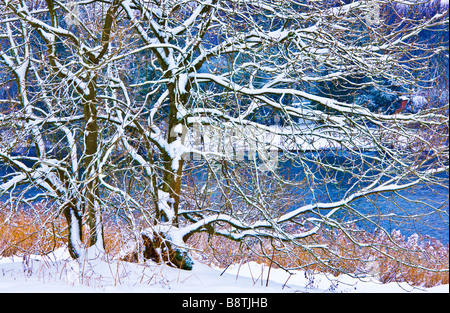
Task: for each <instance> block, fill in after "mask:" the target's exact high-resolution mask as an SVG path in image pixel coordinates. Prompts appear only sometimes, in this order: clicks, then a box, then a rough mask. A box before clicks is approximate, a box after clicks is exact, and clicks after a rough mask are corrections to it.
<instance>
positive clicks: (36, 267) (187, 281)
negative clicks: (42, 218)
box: [0, 248, 449, 294]
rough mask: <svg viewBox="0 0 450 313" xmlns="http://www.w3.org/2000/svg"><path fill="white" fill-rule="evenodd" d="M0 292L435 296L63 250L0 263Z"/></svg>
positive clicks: (305, 276)
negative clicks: (74, 257) (72, 253)
mask: <svg viewBox="0 0 450 313" xmlns="http://www.w3.org/2000/svg"><path fill="white" fill-rule="evenodd" d="M0 292H3V293H5V292H6V293H7V292H21V293H24V292H26V293H42V292H58V293H62V292H64V293H67V292H96V293H100V292H154V293H161V292H179V293H205V292H208V293H243V292H246V293H248V292H250V293H259V294H261V293H273V292H277V293H279V292H288V293H289V292H319V293H322V292H339V293H341V292H360V293H361V292H371V293H372V292H388V293H391V292H395V293H397V292H403V293H404V292H439V293H448V292H449V285H448V284H447V285H439V286H436V287H432V288H422V287H412V286H410V285H408V284H406V283H389V284H382V283H380V282H379V281H378V280H377V279H375V278H373V277H369V276H367V277H364V278H359V279H358V278H354V277H350V276H348V275H341V276H338V277H334V276H332V275H329V274H317V273H311V272H305V271H302V270H297V271H292V272H291V273H287V272H285V271H284V270H281V269H277V268H271V269H270V271H269V266H267V265H264V264H257V263H255V262H250V263H243V264H234V265H231V266H230V267H229V268H228V269H227V270H226V271H225V272H224V269H223V268H217V267H211V266H207V265H205V264H202V263H201V262H199V261H196V262H195V265H194V269H193V270H192V271H184V270H179V269H175V268H172V267H169V266H167V265H158V264H155V263H153V262H150V261H146V262H143V263H128V262H124V261H120V260H118V259H110V260H106V259H105V258H96V259H93V258H84V259H79V260H72V259H71V258H70V256H69V254H68V252H67V250H66V249H65V248H61V249H58V250H56V251H55V252H53V253H51V254H48V255H45V256H39V255H29V256H24V257H18V256H14V257H4V258H0Z"/></svg>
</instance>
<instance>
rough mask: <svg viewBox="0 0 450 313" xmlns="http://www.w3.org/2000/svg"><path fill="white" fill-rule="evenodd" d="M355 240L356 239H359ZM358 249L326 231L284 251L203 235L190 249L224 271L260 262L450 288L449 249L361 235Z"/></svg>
mask: <svg viewBox="0 0 450 313" xmlns="http://www.w3.org/2000/svg"><path fill="white" fill-rule="evenodd" d="M353 239H354V238H353ZM357 239H358V241H357V243H355V242H354V241H352V240H350V239H349V238H348V237H347V236H345V235H344V234H343V232H341V231H331V230H329V231H322V232H321V233H319V234H317V235H314V236H311V237H309V238H307V239H305V240H304V241H303V242H299V243H298V245H294V244H292V243H289V244H283V246H281V245H280V244H278V246H277V245H276V244H274V243H273V242H269V241H265V240H260V241H254V242H251V243H245V244H244V243H237V242H234V241H232V240H229V239H227V238H224V237H218V236H209V235H207V234H198V235H196V236H195V237H194V238H192V239H191V241H190V244H191V245H192V246H194V247H195V248H197V249H199V250H200V251H201V253H198V257H199V258H201V259H202V261H204V262H208V263H210V264H214V265H216V266H220V267H227V266H229V265H230V264H233V263H240V262H249V261H256V262H258V263H265V264H266V265H268V266H272V267H277V268H280V267H281V268H285V269H304V270H305V271H309V272H322V273H323V272H326V273H331V274H333V275H335V276H337V275H339V274H341V273H346V274H350V275H355V276H359V277H363V276H365V275H373V276H375V277H377V278H378V279H379V280H380V281H381V282H383V283H389V282H407V283H409V284H411V285H413V286H423V287H433V286H436V285H439V284H448V283H449V246H448V244H447V245H443V244H442V243H440V242H439V241H437V240H433V239H430V238H421V237H420V236H418V235H416V234H415V235H412V236H410V237H409V238H405V237H404V236H402V235H401V233H400V232H399V231H394V232H393V233H392V234H391V236H390V238H389V236H387V235H386V234H384V233H381V232H380V233H378V234H377V233H375V234H370V233H367V232H362V231H361V232H358V238H357Z"/></svg>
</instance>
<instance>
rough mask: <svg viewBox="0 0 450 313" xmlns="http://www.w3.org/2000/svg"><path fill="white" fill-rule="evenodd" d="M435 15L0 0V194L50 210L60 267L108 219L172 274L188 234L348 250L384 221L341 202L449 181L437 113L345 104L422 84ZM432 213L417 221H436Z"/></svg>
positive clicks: (362, 6) (435, 50)
mask: <svg viewBox="0 0 450 313" xmlns="http://www.w3.org/2000/svg"><path fill="white" fill-rule="evenodd" d="M444 4H445V3H444V2H440V3H439V9H437V10H434V11H433V14H430V15H427V16H426V17H423V16H421V18H418V17H417V15H416V14H410V15H402V14H401V13H400V12H397V11H398V10H397V9H396V8H397V7H396V3H395V2H391V1H389V0H376V1H375V0H373V1H372V0H369V1H365V0H363V1H292V0H289V1H288V0H274V1H262V0H258V1H255V0H235V1H234V0H233V1H217V0H204V1H191V0H186V1H171V0H160V1H157V0H155V1H144V0H107V1H82V0H79V1H69V2H66V1H54V0H45V1H43V0H9V1H5V0H1V1H0V11H1V12H2V14H1V17H0V49H1V50H0V56H1V58H0V81H1V84H2V87H1V88H2V89H3V90H5V91H4V92H1V93H0V94H1V95H2V99H1V100H0V103H1V106H2V111H1V113H0V114H1V115H0V121H1V126H0V127H1V129H0V131H1V132H2V135H3V134H5V138H6V134H12V135H11V136H10V137H8V138H9V139H8V140H3V141H2V142H1V146H0V157H1V160H2V162H3V164H5V165H6V166H7V167H8V168H7V175H6V176H5V177H3V181H2V182H1V184H0V192H1V193H3V194H4V195H9V197H7V198H3V199H4V200H5V201H6V202H7V203H8V205H9V207H11V208H13V207H15V205H17V204H18V203H23V204H30V203H32V202H33V201H37V200H38V199H40V198H46V199H50V200H51V201H52V203H54V204H55V206H56V207H57V209H56V211H55V214H61V213H62V214H63V215H64V216H65V218H66V220H67V224H68V228H69V235H68V243H69V248H70V251H71V254H72V256H73V257H74V258H76V257H78V256H80V255H81V254H82V253H84V252H83V251H84V248H86V247H95V249H97V250H98V251H103V249H104V240H103V233H102V226H103V222H102V221H103V219H104V217H105V215H110V214H116V215H117V216H119V217H121V218H123V219H124V220H125V221H126V222H127V223H128V225H129V231H130V234H132V235H133V236H135V239H136V241H139V240H141V238H142V237H143V238H144V241H145V242H146V251H144V255H146V256H147V257H153V258H156V259H158V258H159V260H170V261H171V262H172V263H174V264H176V265H177V266H180V267H182V268H190V267H191V266H192V264H191V263H190V262H191V260H190V258H189V254H188V249H189V248H188V246H187V245H186V241H187V240H188V239H189V237H190V236H191V235H192V234H194V233H197V232H208V233H210V234H216V235H222V236H225V237H228V238H231V239H233V240H237V241H246V240H250V241H251V240H256V241H258V240H262V238H265V239H267V240H269V241H272V242H277V243H279V244H281V245H283V244H284V243H286V242H289V243H294V244H296V245H298V246H301V247H302V248H304V249H306V251H309V252H311V253H314V251H313V250H314V248H320V249H327V247H326V246H325V245H322V244H321V243H317V245H310V243H308V242H307V241H303V240H304V239H305V238H308V237H309V236H312V235H314V234H316V233H318V232H319V231H320V230H321V229H324V228H336V229H339V230H340V231H343V232H344V233H345V234H346V235H347V236H348V237H349V238H351V239H352V240H353V241H354V242H355V243H356V244H360V245H363V243H359V242H358V239H357V238H356V236H354V234H355V232H356V233H357V231H356V230H355V228H354V227H353V226H352V225H353V224H354V223H356V222H365V223H367V224H369V225H371V226H373V227H377V226H379V227H381V225H380V224H379V220H380V219H383V218H387V217H391V218H395V217H396V213H394V212H384V211H382V210H381V212H378V213H377V210H376V209H375V210H373V211H371V212H369V213H367V212H363V211H361V210H359V209H358V207H355V206H353V203H354V202H355V201H356V200H358V199H362V198H366V197H367V198H368V199H369V200H370V199H371V198H370V197H371V196H373V195H377V194H379V195H381V196H382V195H384V194H387V193H389V194H392V193H395V192H399V191H401V190H405V189H408V188H413V187H414V186H416V185H419V184H421V183H426V184H430V185H433V184H438V185H439V184H440V185H442V186H443V187H446V188H448V185H447V186H446V183H445V181H442V180H441V178H440V177H441V176H439V174H441V173H445V172H447V173H448V124H447V112H448V106H444V107H442V106H429V107H426V108H424V109H423V110H421V111H420V112H419V113H415V114H409V113H408V114H389V113H386V112H377V111H374V110H369V109H368V108H367V107H366V106H365V104H364V103H361V101H359V102H358V101H356V100H355V99H356V97H354V96H352V95H354V94H355V92H357V91H358V90H363V89H367V88H380V89H383V88H384V84H385V82H386V81H390V82H392V84H393V85H395V86H402V88H398V89H397V90H394V91H392V90H391V92H393V93H394V94H393V95H392V99H395V100H396V99H398V98H399V97H400V96H402V95H403V94H402V93H410V92H412V91H414V90H417V89H418V88H429V86H430V85H429V84H428V85H427V84H426V83H427V82H430V77H429V76H427V78H426V79H427V81H425V80H424V79H422V76H421V73H422V72H424V71H426V70H428V69H426V68H424V67H423V64H426V61H427V60H429V59H430V58H432V57H433V56H434V55H438V54H446V53H447V57H448V42H439V43H437V44H435V45H433V46H424V42H421V41H417V40H416V39H417V36H418V35H419V34H420V33H421V32H422V31H425V30H429V29H431V30H433V29H434V30H436V29H446V28H448V6H445V5H444ZM415 6H416V3H415V2H414V1H413V2H411V3H408V4H405V3H402V6H401V8H402V10H411V12H415V11H414V8H415ZM396 10H397V11H396ZM393 11H394V12H395V13H392V12H393ZM402 12H403V11H402ZM393 15H396V16H393ZM438 74H442V73H438ZM324 86H327V88H323V87H324ZM395 92H397V93H395ZM306 151H317V152H316V153H306ZM324 151H328V152H327V153H321V152H324ZM336 155H339V156H340V157H341V158H344V160H345V161H344V162H340V163H337V162H335V161H333V160H334V158H333V156H336ZM330 156H331V159H330ZM286 164H289V168H290V169H292V172H289V173H288V172H287V171H285V170H284V169H285V168H286ZM283 166H284V167H283ZM294 169H295V171H294ZM344 184H345V186H347V187H346V189H345V191H343V192H341V193H338V194H337V195H338V196H337V197H336V196H335V195H331V194H330V193H329V188H334V187H339V186H340V185H344ZM441 205H442V203H438V204H437V205H434V206H433V205H430V204H427V209H428V210H427V212H425V213H424V214H429V213H430V212H438V213H439V212H440V213H444V214H447V218H448V210H447V211H445V207H444V209H443V208H441V207H440V206H441ZM447 206H448V203H447ZM445 212H446V213H445ZM416 213H417V214H416ZM411 215H416V216H417V215H419V213H418V212H411ZM397 217H398V216H397ZM83 229H87V230H88V241H87V242H84V241H83V238H84V237H83V232H82V231H83ZM364 245H365V243H364ZM151 248H152V249H153V250H152V249H151ZM150 250H151V251H150ZM164 253H167V254H168V256H165V255H163V254H164ZM335 253H336V254H338V252H337V251H335Z"/></svg>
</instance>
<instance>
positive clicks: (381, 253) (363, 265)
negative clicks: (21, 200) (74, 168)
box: [0, 206, 449, 287]
mask: <svg viewBox="0 0 450 313" xmlns="http://www.w3.org/2000/svg"><path fill="white" fill-rule="evenodd" d="M5 212H7V211H6V210H4V211H3V213H2V211H1V210H0V256H3V257H5V256H11V255H24V254H46V253H49V252H50V251H52V250H54V249H56V248H59V247H61V246H64V245H66V224H65V221H64V219H62V218H54V217H53V216H50V215H49V213H46V212H49V210H45V208H44V207H39V206H37V207H36V208H35V209H34V210H33V211H28V212H27V213H24V212H23V211H20V212H19V213H17V214H13V215H11V214H9V213H8V214H7V213H5ZM122 233H123V232H122V228H121V227H120V225H118V224H117V223H113V222H110V223H106V225H105V228H104V236H105V246H106V252H107V253H108V254H109V255H111V256H118V255H119V253H120V250H121V249H122V248H123V246H124V245H125V243H126V240H125V239H124V238H123V237H122ZM354 238H355V239H357V242H358V243H360V245H356V244H354V243H353V242H352V241H351V240H349V238H348V237H346V236H344V235H343V233H342V232H338V231H329V232H326V233H325V232H322V233H320V234H318V235H315V236H312V237H309V238H307V239H304V240H303V241H301V242H299V243H298V245H293V244H287V245H284V246H280V244H279V243H277V244H275V243H273V242H270V241H268V240H254V241H251V242H246V243H238V242H235V241H232V240H229V239H227V238H223V237H219V236H209V235H207V234H196V235H194V236H193V237H191V239H190V240H189V242H188V244H189V245H190V246H191V247H193V248H194V249H195V250H193V253H194V254H195V257H196V258H197V259H199V260H200V261H202V262H206V263H210V264H211V263H213V264H215V265H218V266H220V267H227V266H228V265H230V264H232V263H234V264H236V263H239V262H249V261H255V262H258V263H265V264H266V265H268V266H271V267H283V268H297V269H304V270H309V271H314V272H328V273H332V274H334V275H338V274H340V273H351V274H359V275H361V274H371V275H375V276H377V277H378V278H379V279H380V280H381V281H382V282H384V283H387V282H393V281H397V282H401V281H405V282H408V283H409V284H411V285H415V286H424V287H431V286H436V285H439V284H448V283H449V246H448V245H446V246H444V245H442V244H440V243H439V242H437V241H433V240H430V239H426V238H417V237H414V236H411V237H410V238H404V237H403V236H401V235H400V234H399V233H394V234H393V236H392V238H393V239H394V241H393V242H392V241H391V240H389V239H388V237H387V236H384V235H380V234H368V233H366V232H355V235H354ZM317 244H321V245H322V247H316V248H306V246H308V245H309V246H313V245H317ZM324 245H326V248H324V247H323V246H324ZM363 245H370V247H364V246H363Z"/></svg>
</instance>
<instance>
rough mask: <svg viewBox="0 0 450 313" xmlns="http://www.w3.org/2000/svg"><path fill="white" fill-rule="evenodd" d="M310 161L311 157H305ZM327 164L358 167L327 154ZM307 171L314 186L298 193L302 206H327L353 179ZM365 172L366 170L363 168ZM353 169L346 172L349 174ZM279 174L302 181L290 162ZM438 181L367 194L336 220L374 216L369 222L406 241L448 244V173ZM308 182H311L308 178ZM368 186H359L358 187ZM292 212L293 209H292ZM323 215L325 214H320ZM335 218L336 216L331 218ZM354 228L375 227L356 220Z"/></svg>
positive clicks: (301, 172) (314, 169) (300, 170)
mask: <svg viewBox="0 0 450 313" xmlns="http://www.w3.org/2000/svg"><path fill="white" fill-rule="evenodd" d="M306 157H307V158H311V159H313V156H312V154H310V155H308V156H306ZM324 160H326V161H327V163H329V164H334V165H342V164H345V163H347V165H348V166H350V167H355V165H356V166H358V165H359V164H358V162H355V160H352V161H350V160H349V158H348V156H344V155H342V154H341V155H339V154H335V153H329V154H328V155H326V156H325V157H323V158H322V161H324ZM308 165H309V166H310V170H311V172H312V173H314V177H315V181H316V185H315V186H314V192H311V190H310V189H311V185H310V184H308V186H305V188H304V189H300V190H299V191H298V193H299V194H301V196H302V197H304V203H305V204H308V203H315V202H318V203H329V202H332V201H339V200H341V199H342V198H343V197H344V196H345V193H346V192H347V191H348V190H349V188H351V186H352V184H353V183H354V182H355V180H352V174H351V173H342V172H337V171H333V170H331V171H326V170H324V169H321V168H317V167H315V166H314V165H311V164H308ZM364 169H367V167H364ZM353 170H354V169H349V171H353ZM279 171H280V173H283V172H289V174H287V175H286V176H291V177H293V176H294V175H298V176H297V179H299V180H302V179H304V178H305V174H304V169H303V168H302V167H294V166H292V164H291V162H289V161H288V162H286V163H284V164H281V166H280V169H279ZM438 177H439V178H440V179H442V181H443V184H442V185H433V186H428V185H426V184H420V185H417V186H415V187H413V188H410V189H405V190H401V191H399V192H397V193H393V192H387V193H383V194H381V195H371V196H369V197H367V198H360V199H357V200H355V201H353V202H351V204H350V208H349V209H343V210H341V212H340V215H339V214H338V215H337V217H338V218H341V219H342V220H344V221H348V220H357V214H355V212H360V213H362V214H364V215H373V216H376V217H374V218H372V221H373V222H374V223H376V224H378V225H380V226H382V227H383V228H384V229H386V230H387V231H388V232H391V231H392V230H400V231H401V233H402V235H404V236H405V237H406V238H407V237H409V236H410V235H412V234H414V233H417V234H419V235H422V236H429V237H431V238H434V239H438V240H439V241H440V242H441V243H443V244H448V243H449V227H448V225H449V195H448V186H449V177H448V173H441V174H439V175H438ZM308 181H311V179H309V180H308ZM368 183H370V182H367V183H365V184H361V187H364V186H366V185H367V184H368ZM293 209H294V208H293ZM389 213H391V214H393V215H391V216H389V217H383V215H386V214H389ZM324 214H326V211H325V212H324ZM335 217H336V216H335ZM355 224H356V226H358V227H359V228H362V229H368V230H370V231H374V230H375V229H376V227H375V226H374V225H373V224H372V223H370V222H367V221H361V220H360V221H358V222H356V223H355Z"/></svg>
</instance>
